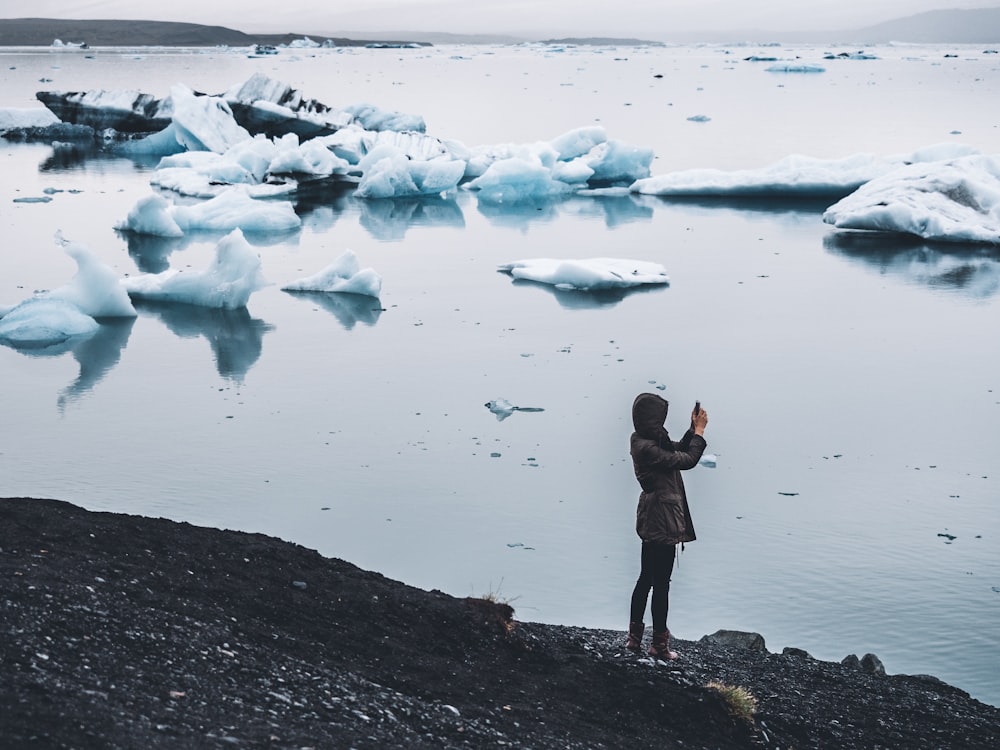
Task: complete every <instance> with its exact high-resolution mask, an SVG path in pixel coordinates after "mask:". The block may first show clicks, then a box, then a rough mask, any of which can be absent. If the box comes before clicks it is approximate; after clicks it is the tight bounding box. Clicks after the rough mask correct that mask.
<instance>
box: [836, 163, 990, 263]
mask: <svg viewBox="0 0 1000 750" xmlns="http://www.w3.org/2000/svg"><path fill="white" fill-rule="evenodd" d="M823 221H825V222H826V223H827V224H832V225H833V226H835V227H837V228H838V229H868V230H876V231H883V232H901V233H904V234H912V235H916V236H917V237H922V238H924V239H927V240H940V241H946V242H983V243H989V244H994V245H1000V156H982V155H973V156H964V157H961V158H958V159H952V160H949V161H939V162H918V163H916V164H909V165H906V166H903V167H900V168H899V169H896V170H894V171H892V172H889V173H888V174H885V175H883V176H881V177H878V178H876V179H874V180H872V181H871V182H869V183H866V184H865V185H862V186H861V187H860V188H858V189H857V190H856V191H855V192H853V193H851V194H850V195H848V196H847V197H846V198H843V199H842V200H840V201H839V202H837V203H836V204H834V205H833V206H831V207H830V208H828V209H827V210H826V212H825V213H824V214H823Z"/></svg>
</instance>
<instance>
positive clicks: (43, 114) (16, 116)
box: [0, 107, 59, 133]
mask: <svg viewBox="0 0 1000 750" xmlns="http://www.w3.org/2000/svg"><path fill="white" fill-rule="evenodd" d="M57 122H59V118H58V117H56V116H55V115H54V114H53V113H52V112H51V111H50V110H48V109H42V108H39V107H33V108H31V109H22V108H15V107H4V108H0V133H3V132H6V131H8V130H14V129H16V128H47V127H48V126H50V125H55V124H56V123H57Z"/></svg>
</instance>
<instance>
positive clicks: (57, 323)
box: [0, 297, 100, 349]
mask: <svg viewBox="0 0 1000 750" xmlns="http://www.w3.org/2000/svg"><path fill="white" fill-rule="evenodd" d="M98 328H100V325H99V324H98V322H97V321H96V320H94V319H93V318H92V317H90V316H89V315H87V314H86V313H84V312H82V311H81V310H80V308H78V307H77V306H76V305H74V304H72V303H71V302H67V301H66V300H62V299H51V298H47V297H32V298H30V299H26V300H25V301H24V302H22V303H21V304H19V305H15V306H14V307H13V308H11V309H10V310H9V311H7V313H6V314H4V315H3V316H2V317H0V342H2V343H5V344H8V345H10V346H13V347H15V348H18V349H41V348H45V347H49V346H55V345H57V344H61V343H63V342H65V341H69V340H70V339H76V338H84V337H87V336H91V335H93V334H94V333H96V332H97V329H98Z"/></svg>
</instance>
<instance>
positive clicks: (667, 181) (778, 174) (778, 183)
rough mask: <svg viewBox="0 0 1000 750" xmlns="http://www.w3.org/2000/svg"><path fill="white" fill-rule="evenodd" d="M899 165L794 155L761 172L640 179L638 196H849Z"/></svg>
mask: <svg viewBox="0 0 1000 750" xmlns="http://www.w3.org/2000/svg"><path fill="white" fill-rule="evenodd" d="M896 166H898V162H897V163H891V162H889V161H887V160H884V159H877V158H876V157H874V156H872V155H871V154H856V155H854V156H848V157H847V158H844V159H815V158H813V157H809V156H800V155H796V154H793V155H791V156H786V157H785V158H784V159H782V160H780V161H778V162H776V163H774V164H772V165H770V166H767V167H762V168H760V169H737V170H733V171H723V170H721V169H686V170H682V171H679V172H671V173H668V174H664V175H656V176H653V177H646V178H644V179H640V180H636V181H635V182H634V183H632V186H631V188H630V189H631V190H632V192H633V193H643V194H645V195H664V196H768V195H794V196H801V197H831V196H836V197H840V196H844V195H847V194H848V193H850V192H851V191H852V190H856V189H857V188H858V187H860V186H861V185H863V184H864V183H866V182H868V181H869V180H871V179H873V178H875V177H878V176H879V175H882V174H885V173H886V172H889V171H890V170H892V169H894V168H895V167H896Z"/></svg>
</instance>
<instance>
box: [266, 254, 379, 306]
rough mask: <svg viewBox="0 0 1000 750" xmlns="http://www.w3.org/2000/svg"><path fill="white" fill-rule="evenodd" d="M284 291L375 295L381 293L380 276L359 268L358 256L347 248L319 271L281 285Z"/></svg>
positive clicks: (367, 269) (371, 270)
mask: <svg viewBox="0 0 1000 750" xmlns="http://www.w3.org/2000/svg"><path fill="white" fill-rule="evenodd" d="M281 289H282V291H286V292H345V293H348V294H360V295H364V296H366V297H375V298H378V296H379V295H380V294H381V293H382V277H381V276H379V275H378V274H377V273H375V271H374V270H373V269H371V268H361V264H360V263H359V262H358V256H357V255H355V254H354V252H353V251H352V250H347V251H346V252H344V254H343V255H341V256H340V257H339V258H337V260H335V261H334V262H333V263H331V264H330V265H328V266H327V267H326V268H324V269H323V270H322V271H320V272H319V273H315V274H313V275H312V276H306V277H305V278H302V279H298V280H297V281H292V282H290V283H288V284H286V285H285V286H283V287H281Z"/></svg>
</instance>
